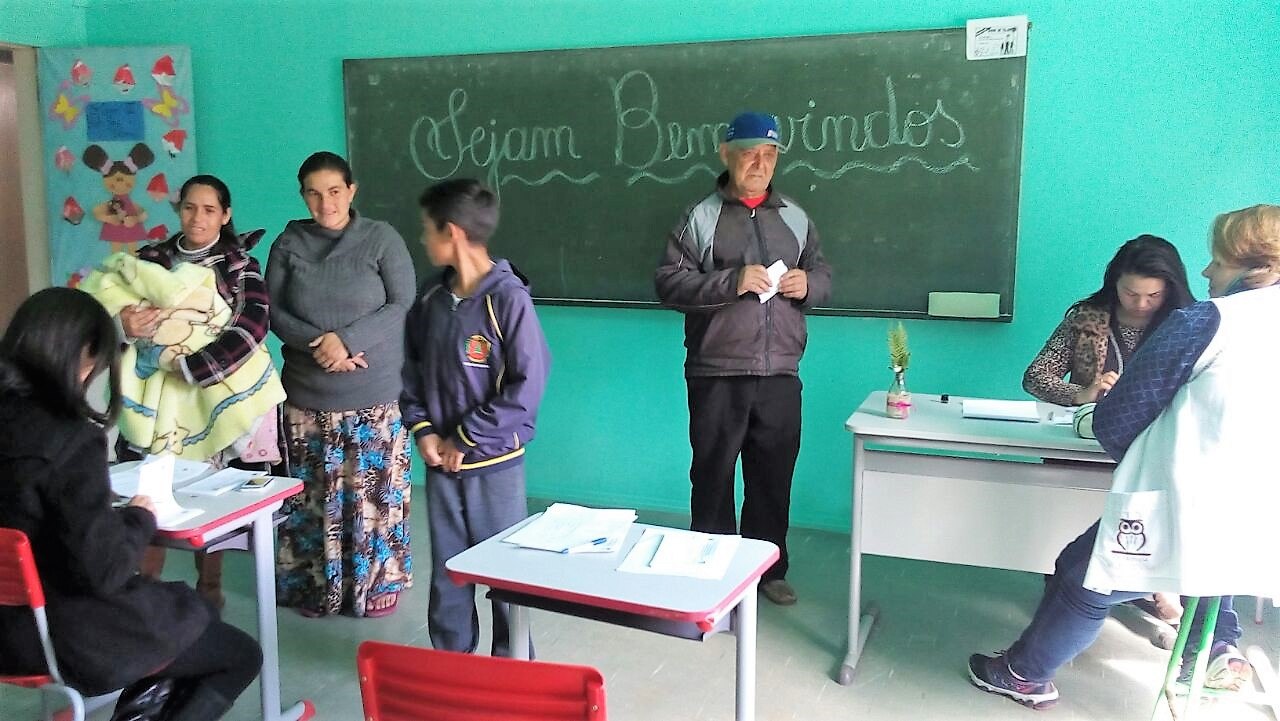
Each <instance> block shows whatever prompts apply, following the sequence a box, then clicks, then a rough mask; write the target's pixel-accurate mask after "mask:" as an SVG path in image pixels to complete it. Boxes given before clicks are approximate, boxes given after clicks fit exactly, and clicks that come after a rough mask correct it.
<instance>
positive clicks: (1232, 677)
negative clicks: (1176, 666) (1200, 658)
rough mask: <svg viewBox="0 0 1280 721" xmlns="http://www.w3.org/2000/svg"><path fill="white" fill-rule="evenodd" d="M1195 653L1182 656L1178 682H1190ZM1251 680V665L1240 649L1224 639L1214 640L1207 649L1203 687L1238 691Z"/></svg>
mask: <svg viewBox="0 0 1280 721" xmlns="http://www.w3.org/2000/svg"><path fill="white" fill-rule="evenodd" d="M1195 660H1196V657H1195V653H1194V652H1193V653H1189V654H1186V655H1185V656H1183V658H1182V668H1181V669H1180V670H1179V672H1178V682H1179V683H1184V684H1189V683H1191V673H1192V671H1193V670H1194V665H1195ZM1252 681H1253V666H1252V665H1251V664H1250V663H1249V660H1248V659H1246V658H1245V657H1244V656H1243V655H1242V654H1241V653H1240V649H1238V648H1236V647H1235V646H1232V645H1231V644H1229V643H1227V642H1226V641H1214V642H1213V648H1212V649H1211V650H1210V651H1209V667H1208V669H1207V670H1206V671H1205V676H1204V687H1205V688H1215V689H1219V690H1222V691H1239V690H1240V689H1242V688H1245V687H1247V686H1248V685H1249V684H1250V683H1251V682H1252Z"/></svg>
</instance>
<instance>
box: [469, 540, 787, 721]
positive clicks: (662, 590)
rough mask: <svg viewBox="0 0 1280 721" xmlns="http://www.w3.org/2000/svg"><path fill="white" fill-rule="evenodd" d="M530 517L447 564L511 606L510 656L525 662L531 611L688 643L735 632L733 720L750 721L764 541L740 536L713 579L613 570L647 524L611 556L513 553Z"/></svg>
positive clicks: (772, 549)
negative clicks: (515, 535) (513, 537)
mask: <svg viewBox="0 0 1280 721" xmlns="http://www.w3.org/2000/svg"><path fill="white" fill-rule="evenodd" d="M536 517H537V515H534V516H531V517H530V518H527V519H525V520H523V521H521V522H520V523H517V524H516V525H514V526H512V527H511V528H508V529H507V530H505V531H502V532H501V533H499V534H497V535H495V536H494V537H493V538H490V539H488V540H486V541H484V542H482V543H480V544H478V545H476V546H473V547H471V548H469V549H467V550H465V551H463V552H462V553H459V554H458V555H456V556H454V557H453V558H451V559H449V560H448V561H446V562H445V568H446V569H448V572H449V578H450V579H451V580H453V582H454V583H456V584H458V585H462V584H466V583H478V584H482V585H485V586H488V587H489V588H490V589H491V590H490V593H489V595H490V597H491V598H495V599H497V600H500V601H506V602H508V603H510V604H511V655H512V656H513V657H514V658H521V659H528V658H529V611H528V609H529V608H530V607H532V608H540V609H544V610H547V611H555V612H557V613H564V614H568V615H572V616H579V617H581V618H589V619H593V620H596V621H605V622H608V623H614V624H618V625H621V626H630V627H633V628H641V629H645V630H647V631H654V632H657V633H664V634H667V635H670V636H679V637H681V638H688V639H693V640H703V639H705V638H706V637H707V636H710V635H712V634H714V633H718V632H720V631H725V630H728V629H729V628H732V629H733V631H734V634H735V635H736V636H737V641H738V656H737V661H738V674H737V717H736V718H737V719H738V721H752V720H753V719H754V718H755V676H756V673H755V666H756V586H757V584H759V582H760V576H761V574H763V573H764V572H765V571H766V570H768V569H769V567H770V566H772V565H773V563H774V561H776V560H778V547H777V546H775V545H773V544H772V543H769V542H768V541H757V540H753V539H749V538H744V539H742V542H741V543H740V544H739V545H738V550H737V553H736V554H734V557H733V561H732V562H731V563H730V564H729V568H728V570H727V571H725V574H724V577H723V578H720V579H715V580H708V579H700V578H687V577H683V576H660V575H653V574H647V573H625V572H621V571H618V570H617V567H618V564H619V563H621V562H622V559H624V558H626V556H627V553H628V552H629V551H630V550H631V547H632V546H633V545H635V542H636V540H638V539H639V538H640V534H641V533H642V532H643V531H644V529H645V528H647V527H648V526H646V525H645V524H642V523H636V524H633V525H632V527H631V532H630V533H628V534H627V539H626V541H625V542H624V543H623V544H622V546H621V548H619V549H618V551H617V552H615V553H571V554H559V553H552V552H550V551H538V550H534V549H529V548H518V547H516V546H514V545H512V544H509V543H504V542H503V541H502V539H503V538H506V537H507V536H508V535H509V534H511V533H512V532H514V531H515V530H516V529H517V528H519V527H521V526H523V525H524V524H526V523H528V522H529V521H531V520H532V519H533V518H536Z"/></svg>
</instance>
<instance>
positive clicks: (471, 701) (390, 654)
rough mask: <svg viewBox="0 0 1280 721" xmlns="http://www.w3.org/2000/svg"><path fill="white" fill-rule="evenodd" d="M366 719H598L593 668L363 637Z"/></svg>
mask: <svg viewBox="0 0 1280 721" xmlns="http://www.w3.org/2000/svg"><path fill="white" fill-rule="evenodd" d="M356 668H357V669H358V671H359V674H360V698H361V700H362V701H363V702H364V718H365V721H428V720H430V721H604V719H605V705H604V678H603V677H601V675H600V672H599V671H597V670H595V669H594V668H589V667H586V666H569V665H566V664H558V663H543V662H541V661H517V660H514V659H510V658H494V657H491V656H472V655H470V654H464V653H453V652H450V651H436V650H433V649H429V648H420V647H416V646H401V645H398V644H393V643H382V642H379V641H365V642H364V643H362V644H360V648H359V650H358V651H357V653H356Z"/></svg>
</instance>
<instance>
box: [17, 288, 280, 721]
mask: <svg viewBox="0 0 1280 721" xmlns="http://www.w3.org/2000/svg"><path fill="white" fill-rule="evenodd" d="M119 353H120V351H119V342H118V340H117V335H116V329H115V326H114V323H113V322H112V320H111V317H110V316H109V315H107V312H106V310H104V309H103V307H102V306H101V305H99V304H98V303H97V301H95V300H94V299H93V298H92V297H90V296H89V295H88V294H86V293H83V292H81V291H78V290H72V289H70V288H49V289H46V290H42V291H40V292H38V293H36V294H35V295H33V296H31V297H30V298H28V299H27V300H26V301H25V302H24V303H23V304H22V306H21V307H19V308H18V311H17V313H16V314H15V315H14V317H13V320H12V322H11V323H10V324H9V327H8V329H7V330H6V331H5V334H4V337H3V338H2V339H0V426H2V427H4V428H6V429H8V432H7V433H5V434H3V435H0V478H3V479H4V483H0V527H5V528H13V529H17V530H19V531H22V532H23V533H25V534H26V535H27V537H28V538H29V539H30V541H31V548H32V551H33V552H34V555H35V559H36V566H37V568H38V569H39V572H40V579H41V581H42V583H43V585H44V591H45V596H46V599H47V604H48V605H47V607H46V610H47V613H48V617H49V629H50V636H51V637H52V638H53V644H54V653H55V655H56V656H57V658H58V662H59V666H60V667H61V670H62V671H63V673H64V675H65V676H66V680H67V682H68V683H69V684H70V685H71V686H72V687H73V688H76V689H78V690H80V691H81V692H82V693H86V694H101V693H106V692H108V691H112V690H114V689H118V688H121V687H126V686H127V688H126V689H125V692H124V693H123V694H122V695H121V700H120V702H119V704H118V705H117V706H116V712H115V714H114V715H113V716H112V719H113V721H129V720H140V719H152V718H164V719H172V720H174V721H213V719H218V718H221V717H222V715H223V714H225V713H226V711H227V710H228V709H230V708H231V704H232V702H233V701H234V700H235V699H236V697H237V696H239V695H240V693H241V692H242V691H244V689H245V687H247V686H248V685H249V684H250V683H251V682H252V681H253V679H254V678H255V677H257V675H258V669H259V667H260V666H261V663H262V654H261V651H260V650H259V648H258V644H257V642H256V641H254V640H253V639H252V638H251V637H250V636H248V635H247V634H245V633H244V632H243V631H240V630H239V629H237V628H235V627H234V626H230V625H228V624H226V623H223V622H222V621H219V620H218V619H217V614H216V612H215V611H214V610H213V609H212V608H211V607H210V606H209V604H208V603H207V602H206V601H204V600H203V599H202V598H201V597H200V596H199V594H197V593H196V592H195V590H193V589H192V588H191V587H190V586H187V585H186V584H183V583H161V582H159V581H155V580H151V579H148V578H144V577H142V576H140V575H138V574H137V572H136V569H137V568H138V562H139V560H140V559H141V557H142V553H143V550H144V549H145V548H146V547H147V544H148V543H149V542H150V540H151V537H152V535H154V533H155V530H156V520H155V516H154V515H153V512H152V505H151V500H150V499H149V498H147V497H145V496H135V497H134V498H132V499H130V500H129V502H128V504H127V505H126V506H125V507H123V508H112V506H111V499H112V493H111V487H110V482H109V479H108V476H107V437H106V426H108V425H110V424H111V423H113V422H114V420H115V418H116V415H117V414H118V412H119V410H120V394H119ZM103 372H107V373H108V374H109V378H110V394H109V398H108V404H107V410H106V412H98V411H96V410H94V409H93V408H92V407H91V406H90V404H89V402H88V401H87V400H86V397H85V392H86V389H87V388H88V386H89V383H90V382H91V381H92V380H93V379H94V378H96V377H97V376H99V375H101V374H102V373H103ZM44 671H45V668H44V659H43V655H42V652H41V647H40V640H39V637H38V636H37V634H36V630H35V625H34V624H33V623H32V621H31V615H30V612H29V611H27V610H26V609H20V608H0V673H43V672H44ZM157 707H159V708H157Z"/></svg>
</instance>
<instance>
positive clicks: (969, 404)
mask: <svg viewBox="0 0 1280 721" xmlns="http://www.w3.org/2000/svg"><path fill="white" fill-rule="evenodd" d="M960 415H962V416H964V417H965V418H989V419H992V420H997V421H1026V422H1029V423H1039V422H1040V411H1039V410H1037V409H1036V402H1035V401H995V400H989V399H986V398H965V399H964V400H962V401H960Z"/></svg>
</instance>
